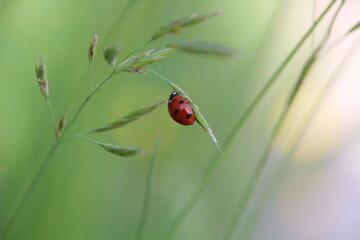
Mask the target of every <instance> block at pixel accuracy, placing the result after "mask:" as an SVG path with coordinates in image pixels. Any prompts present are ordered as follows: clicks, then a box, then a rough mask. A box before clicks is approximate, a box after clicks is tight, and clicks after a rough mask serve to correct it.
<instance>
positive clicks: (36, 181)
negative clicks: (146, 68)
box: [0, 71, 115, 240]
mask: <svg viewBox="0 0 360 240" xmlns="http://www.w3.org/2000/svg"><path fill="white" fill-rule="evenodd" d="M114 75H115V72H114V71H113V72H112V73H111V74H110V75H109V76H108V77H107V78H106V79H105V80H104V81H102V82H101V83H100V84H99V85H98V86H97V87H96V88H95V89H94V90H93V91H92V92H91V93H90V94H89V95H88V96H87V97H86V98H85V99H84V101H83V102H82V103H81V105H80V107H79V108H78V110H77V111H76V113H75V116H74V117H73V118H72V120H71V121H70V122H69V124H68V125H66V127H65V129H64V132H63V133H65V131H66V130H68V129H69V128H70V126H72V125H73V124H74V123H75V122H76V120H77V118H78V116H79V114H80V113H81V111H82V110H83V108H84V107H85V106H86V104H87V103H88V102H89V100H90V99H91V98H92V97H93V96H94V94H95V93H96V92H97V91H99V90H100V89H101V88H102V87H103V86H104V85H105V84H106V83H107V82H109V81H110V80H111V79H112V78H113V77H114ZM47 102H48V104H49V107H50V109H51V110H50V111H51V112H52V108H51V104H50V102H49V101H47ZM52 115H53V114H52ZM53 122H54V123H55V120H54V118H53ZM55 126H56V125H55ZM55 129H56V128H55ZM63 136H64V134H62V135H61V136H60V137H59V138H58V139H57V140H56V141H55V143H54V145H53V147H52V148H51V149H50V151H49V153H48V155H47V156H46V158H45V160H44V161H43V163H42V165H41V167H40V168H39V170H38V171H37V173H36V175H35V177H34V178H33V179H32V180H31V183H30V185H29V186H28V187H27V188H26V190H25V194H24V195H23V196H22V197H21V200H20V202H19V204H18V205H17V206H16V207H15V210H14V212H13V213H12V214H11V216H10V218H9V220H8V221H7V222H6V223H5V225H4V228H3V230H2V231H1V232H0V239H1V240H6V238H7V237H8V236H9V235H8V233H9V231H10V230H11V228H12V226H13V225H14V224H15V223H16V221H17V218H18V216H19V214H20V213H21V212H22V211H23V209H24V206H25V205H26V203H27V201H28V200H29V199H30V197H31V195H32V193H33V191H34V189H35V188H36V186H37V185H38V184H39V182H40V180H41V178H42V176H43V175H44V172H45V170H46V169H47V167H48V165H49V163H50V161H51V159H52V156H53V155H54V153H55V151H56V149H57V148H58V146H59V145H60V144H61V143H62V142H64V141H65V140H67V139H65V140H63Z"/></svg>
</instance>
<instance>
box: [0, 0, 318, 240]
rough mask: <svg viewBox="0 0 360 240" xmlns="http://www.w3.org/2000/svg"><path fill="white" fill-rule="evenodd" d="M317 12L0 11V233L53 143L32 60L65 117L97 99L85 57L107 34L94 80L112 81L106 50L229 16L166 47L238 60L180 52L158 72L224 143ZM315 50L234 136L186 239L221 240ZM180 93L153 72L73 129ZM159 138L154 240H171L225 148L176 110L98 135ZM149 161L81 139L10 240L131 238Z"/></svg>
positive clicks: (275, 7) (55, 6) (236, 8)
mask: <svg viewBox="0 0 360 240" xmlns="http://www.w3.org/2000/svg"><path fill="white" fill-rule="evenodd" d="M311 6H312V2H311V1H304V3H290V2H289V1H266V2H264V1H263V2H262V3H258V2H250V1H235V0H225V1H221V2H219V1H215V0H211V1H195V2H194V1H189V0H184V1H165V0H144V1H131V0H129V1H112V0H105V1H100V0H96V1H91V2H88V1H69V0H64V1H45V0H35V1H31V2H30V1H25V0H14V1H4V0H3V1H0V13H1V14H0V33H1V36H2V37H1V38H0V52H1V54H0V63H1V64H0V75H1V79H2V80H1V81H2V87H1V88H0V102H1V103H2V114H1V116H2V118H0V130H1V135H0V148H1V151H0V213H1V215H0V226H1V225H2V223H3V222H4V221H5V220H6V219H7V217H8V216H9V214H10V212H11V211H12V210H13V206H14V205H15V203H16V202H17V201H18V199H19V197H20V196H21V193H22V191H23V190H24V187H25V186H26V185H27V183H28V182H29V181H30V179H31V177H32V176H33V175H34V173H35V171H36V170H37V169H38V167H39V164H40V163H41V161H42V160H43V158H44V156H45V155H46V153H47V151H48V149H49V148H50V146H51V144H52V141H53V131H52V124H51V118H50V115H49V113H48V109H47V106H46V103H45V102H44V101H43V99H42V96H41V94H40V92H39V89H38V86H37V83H36V80H35V75H34V59H35V58H37V57H38V56H39V54H41V55H42V56H44V59H45V61H46V64H47V67H48V78H49V87H50V98H51V101H52V103H53V107H54V110H55V112H56V113H57V115H56V116H57V117H58V118H59V117H60V116H61V115H62V114H63V112H64V111H66V109H67V108H68V107H69V105H71V104H72V103H74V102H79V100H80V99H82V98H83V97H84V96H85V94H86V93H87V90H88V89H87V86H88V85H87V80H88V79H87V77H88V75H87V49H88V46H89V43H90V40H91V37H92V36H93V34H98V35H99V43H98V51H97V55H96V57H95V61H94V63H93V74H94V75H93V76H94V81H95V82H97V83H98V82H100V80H101V79H103V78H104V76H105V75H106V74H108V72H110V71H111V68H109V67H108V66H107V65H106V63H105V62H104V61H103V60H102V52H101V49H102V48H103V47H104V46H106V45H108V44H110V43H115V44H118V45H120V47H121V49H122V56H125V55H127V54H128V53H130V52H131V51H132V50H134V49H137V48H139V47H141V46H142V45H143V44H144V43H145V42H146V41H147V40H148V39H149V37H150V36H151V35H152V33H153V32H154V31H156V30H157V29H158V28H159V27H160V26H162V25H163V24H164V23H166V22H168V21H169V20H173V19H176V18H179V17H182V16H185V15H188V14H190V13H192V12H197V11H201V12H207V11H212V10H215V9H223V10H225V11H227V10H228V12H227V14H224V15H222V16H219V17H217V18H214V19H211V20H209V21H208V22H205V23H203V24H201V25H198V26H193V27H191V28H188V29H186V31H185V32H184V33H181V34H180V35H176V36H175V35H170V36H166V38H164V41H167V40H172V39H186V40H189V39H192V38H193V37H194V36H197V34H200V40H209V41H214V42H219V43H222V44H225V45H229V46H232V47H235V48H237V49H239V50H240V51H241V56H240V57H238V58H234V59H231V60H225V61H223V60H218V59H216V58H202V57H197V56H190V55H188V54H182V53H178V54H177V55H176V56H173V57H171V58H169V59H166V60H165V61H164V62H161V63H157V64H156V65H155V66H154V69H155V70H156V71H158V72H160V73H161V74H163V75H164V76H166V77H167V78H169V79H171V80H172V81H174V82H175V83H177V84H178V85H179V86H181V87H182V88H183V89H184V90H186V92H187V93H188V94H189V95H190V96H192V98H193V100H194V101H196V103H197V105H198V106H200V108H201V110H202V112H203V113H204V115H205V116H206V118H207V120H208V121H209V123H210V125H211V127H212V128H213V130H214V133H215V135H216V136H217V138H218V139H219V141H220V143H221V142H223V140H224V137H225V136H226V135H227V134H228V133H229V131H230V129H231V128H232V126H233V125H234V124H235V123H236V122H237V120H238V119H239V117H240V116H241V115H242V114H243V111H244V110H245V109H246V107H247V106H248V104H249V103H250V102H251V101H252V100H253V96H254V95H255V93H257V92H258V90H259V89H260V87H261V86H262V85H263V83H264V80H266V79H267V78H268V76H269V75H270V74H271V73H272V72H273V70H274V69H275V67H276V66H277V65H278V63H279V62H280V60H281V59H283V58H284V56H286V54H287V53H288V51H289V50H290V48H291V47H292V46H293V45H294V43H295V42H296V41H297V40H298V39H299V38H300V36H301V35H302V34H303V32H304V31H305V29H307V28H308V26H309V25H310V24H311V22H312V18H311V14H310V13H311ZM306 11H308V12H306ZM299 19H300V20H299ZM269 29H270V30H269ZM319 32H320V33H321V30H320V31H319ZM159 43H160V42H159ZM159 43H158V42H155V43H153V44H151V46H154V47H157V46H159V45H160V44H159ZM307 50H308V51H307ZM310 50H311V49H305V50H303V51H302V53H301V54H300V55H299V56H297V57H296V59H295V61H294V62H293V63H291V64H290V66H289V67H288V69H286V71H285V72H284V74H283V75H282V77H281V80H280V82H279V84H276V85H275V88H274V89H273V90H272V91H271V93H270V94H268V96H267V97H266V99H265V100H264V101H263V102H261V104H260V106H259V107H258V109H257V111H256V112H255V114H254V115H253V116H251V117H250V121H249V123H248V124H247V125H246V128H245V129H244V131H243V132H242V133H241V134H240V135H239V136H237V137H236V140H235V141H234V143H233V144H232V146H231V148H230V150H229V152H228V153H227V154H226V157H225V158H224V162H223V164H222V165H221V167H220V168H219V170H218V171H217V173H216V176H215V178H214V179H213V180H212V181H211V182H210V184H209V185H208V187H207V189H206V191H205V192H204V193H203V194H202V196H201V198H200V201H199V203H198V204H197V205H196V206H195V208H194V211H192V212H191V214H190V216H189V218H188V219H187V221H186V222H185V224H184V225H183V226H182V227H181V231H180V233H179V236H178V239H219V237H221V234H222V232H223V230H224V229H225V226H226V223H227V222H228V220H229V218H230V216H231V214H232V212H233V210H234V207H235V205H236V202H237V199H239V196H240V194H241V193H242V192H243V190H244V187H245V183H246V180H247V179H248V178H249V175H250V172H251V171H249V169H253V167H254V165H255V160H257V159H258V158H259V156H260V153H261V152H260V151H259V149H263V147H264V146H265V144H266V140H267V136H268V134H269V129H270V127H271V126H272V124H273V123H274V122H275V119H274V116H276V114H277V111H278V109H277V107H278V105H279V103H280V102H281V100H282V99H283V97H284V96H285V93H286V90H287V89H289V87H290V86H291V85H292V83H293V81H294V80H295V77H296V76H297V74H298V71H299V70H300V69H301V68H300V67H301V66H300V65H299V63H301V62H303V61H304V59H305V58H306V56H307V55H306V54H308V53H309V52H310ZM79 82H81V84H80V85H79ZM77 86H79V87H77ZM73 89H77V90H76V91H75V92H73ZM170 92H171V89H170V88H169V87H168V86H167V85H166V84H164V83H163V82H162V81H161V80H158V79H156V78H155V77H154V76H151V75H150V74H148V75H130V74H122V75H119V76H117V77H116V79H114V80H113V81H112V82H111V83H110V84H109V85H107V86H106V87H105V88H104V89H102V91H101V92H99V94H98V95H96V96H95V98H94V99H93V100H92V101H91V102H90V104H89V105H88V106H87V107H86V108H85V109H84V112H83V115H82V116H80V118H79V122H77V124H76V126H74V129H73V130H72V131H73V132H75V130H77V131H83V130H88V129H91V128H93V127H96V126H98V125H102V124H104V123H106V122H109V121H111V120H113V119H115V118H117V117H118V116H121V115H123V114H126V113H128V112H130V111H132V110H134V109H137V108H139V107H142V106H145V105H148V104H150V103H154V102H157V101H160V100H164V99H167V98H168V95H169V94H170ZM69 99H71V100H70V103H69ZM75 107H76V106H75ZM158 132H160V135H161V142H162V144H161V149H160V152H159V159H158V160H159V161H158V169H157V175H156V177H155V181H156V184H155V185H156V189H155V191H154V199H153V201H152V203H153V205H152V206H150V207H151V215H150V221H149V228H148V230H147V234H148V237H147V238H145V239H161V238H162V237H163V235H164V233H165V230H166V229H167V227H168V226H169V225H170V221H171V220H172V219H174V217H175V216H177V214H178V213H179V210H180V209H181V208H182V206H183V204H184V203H185V201H186V200H187V199H188V197H189V194H190V193H191V192H192V191H193V190H194V187H195V186H196V184H197V183H198V180H199V175H200V174H201V173H202V172H203V169H204V168H205V167H206V166H207V165H208V164H209V161H210V160H211V159H212V157H213V156H214V155H215V154H216V152H217V149H216V148H215V147H214V145H213V143H212V142H211V140H210V139H209V137H208V136H207V135H206V134H205V133H204V132H203V131H202V129H201V128H200V127H199V126H194V127H183V126H180V125H177V124H176V123H175V122H173V121H172V120H171V118H170V117H169V116H168V113H167V110H166V108H162V109H159V110H158V111H157V112H156V114H151V115H149V116H146V117H144V118H143V119H140V120H139V121H138V122H136V123H134V124H132V125H129V126H128V127H126V128H123V129H119V130H116V131H114V132H112V133H109V134H107V133H106V134H101V135H97V136H96V140H99V141H105V142H112V143H117V144H123V145H129V146H139V147H144V148H151V147H152V146H153V144H154V141H155V138H156V136H157V133H158ZM149 161H150V159H149V158H136V159H118V158H117V157H115V156H113V155H110V154H107V153H106V152H104V151H103V150H102V149H99V148H96V147H94V146H92V145H90V144H87V143H85V142H84V141H82V140H80V139H76V140H74V141H73V142H68V143H65V144H64V145H63V146H61V148H60V149H59V150H58V152H57V153H56V155H55V156H54V159H53V161H52V163H51V165H50V167H49V169H48V171H47V173H46V174H45V176H44V178H43V181H42V182H41V184H40V185H39V186H38V187H37V189H36V190H35V192H34V194H33V195H32V197H31V199H30V201H29V202H28V204H27V207H26V209H25V211H24V212H23V213H22V214H21V216H20V218H19V219H20V221H19V222H18V224H17V225H16V227H15V229H14V230H13V232H12V235H13V238H12V239H37V240H41V239H55V240H56V239H89V240H91V239H118V238H120V237H121V239H132V238H134V237H135V232H136V230H137V226H138V222H139V218H140V214H141V206H142V201H143V194H144V186H145V184H144V183H145V181H146V175H147V171H148V166H149V165H148V164H149Z"/></svg>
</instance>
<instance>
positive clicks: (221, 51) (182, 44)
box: [166, 41, 237, 57]
mask: <svg viewBox="0 0 360 240" xmlns="http://www.w3.org/2000/svg"><path fill="white" fill-rule="evenodd" d="M166 46H169V47H173V48H176V49H178V50H181V51H184V52H189V53H198V54H203V55H212V56H218V57H230V56H234V55H236V53H237V51H236V50H235V49H232V48H229V47H226V46H224V45H221V44H217V43H211V42H201V41H199V42H187V41H178V42H171V43H168V44H166Z"/></svg>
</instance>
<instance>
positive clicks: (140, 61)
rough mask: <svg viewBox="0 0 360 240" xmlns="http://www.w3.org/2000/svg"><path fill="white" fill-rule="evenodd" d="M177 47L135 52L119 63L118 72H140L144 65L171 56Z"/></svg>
mask: <svg viewBox="0 0 360 240" xmlns="http://www.w3.org/2000/svg"><path fill="white" fill-rule="evenodd" d="M175 51H176V49H174V48H163V49H151V50H147V51H144V52H141V53H138V54H133V55H131V56H129V57H128V58H126V59H125V60H123V61H121V62H120V63H118V65H117V67H116V69H117V71H118V72H121V71H128V72H132V73H139V72H140V69H142V68H143V67H144V66H147V65H149V64H152V63H154V62H157V61H159V60H161V59H164V58H166V57H169V56H171V55H172V54H173V53H174V52H175Z"/></svg>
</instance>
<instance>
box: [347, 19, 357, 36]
mask: <svg viewBox="0 0 360 240" xmlns="http://www.w3.org/2000/svg"><path fill="white" fill-rule="evenodd" d="M358 28H360V22H358V23H356V24H355V25H354V26H353V27H352V28H350V30H349V31H348V34H349V33H352V32H354V31H355V30H357V29H358Z"/></svg>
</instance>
